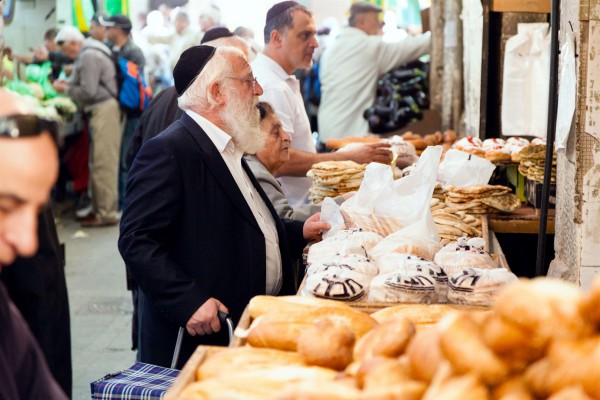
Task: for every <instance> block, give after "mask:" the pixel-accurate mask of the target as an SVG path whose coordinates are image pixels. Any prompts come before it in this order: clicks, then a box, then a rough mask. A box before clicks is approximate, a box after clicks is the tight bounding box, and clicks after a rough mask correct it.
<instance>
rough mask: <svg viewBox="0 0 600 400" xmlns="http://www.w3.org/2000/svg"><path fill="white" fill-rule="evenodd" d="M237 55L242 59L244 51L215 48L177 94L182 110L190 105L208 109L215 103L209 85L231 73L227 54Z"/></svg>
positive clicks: (225, 47)
mask: <svg viewBox="0 0 600 400" xmlns="http://www.w3.org/2000/svg"><path fill="white" fill-rule="evenodd" d="M232 55H233V56H239V57H242V58H244V59H246V57H245V56H244V53H242V51H241V50H240V49H238V48H235V47H230V46H224V47H218V48H217V49H216V50H215V54H214V55H213V57H212V58H211V59H210V60H209V61H208V63H206V65H205V66H204V68H202V71H200V74H198V76H197V77H196V79H194V81H193V82H192V84H191V85H190V87H188V88H187V90H186V91H185V92H184V93H183V94H182V95H181V96H179V98H178V99H177V104H178V105H179V108H181V109H182V110H190V109H191V108H192V107H193V108H196V109H199V110H201V111H209V110H210V109H212V108H213V107H214V106H216V105H217V102H216V100H215V99H213V97H212V95H211V93H210V90H209V88H210V85H212V84H213V83H215V82H219V81H222V80H223V79H225V78H226V77H228V76H230V75H231V73H232V72H231V60H230V58H229V56H232Z"/></svg>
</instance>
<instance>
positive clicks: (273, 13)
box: [267, 1, 299, 22]
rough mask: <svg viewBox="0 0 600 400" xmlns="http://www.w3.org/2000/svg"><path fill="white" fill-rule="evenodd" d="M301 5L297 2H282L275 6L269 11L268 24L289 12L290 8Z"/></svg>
mask: <svg viewBox="0 0 600 400" xmlns="http://www.w3.org/2000/svg"><path fill="white" fill-rule="evenodd" d="M298 5H299V4H298V3H297V2H295V1H282V2H281V3H277V4H275V5H274V6H273V7H271V8H270V9H269V11H267V22H269V21H270V20H272V19H273V18H275V17H276V16H278V15H279V14H281V13H282V12H284V11H285V10H287V9H288V8H292V7H296V6H298Z"/></svg>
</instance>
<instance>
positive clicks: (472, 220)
mask: <svg viewBox="0 0 600 400" xmlns="http://www.w3.org/2000/svg"><path fill="white" fill-rule="evenodd" d="M431 214H432V215H433V221H434V222H435V224H436V226H437V230H438V234H439V236H440V239H441V240H440V243H441V244H442V245H444V246H445V245H447V244H448V243H450V242H453V241H455V240H457V239H458V238H461V237H463V236H468V237H481V236H482V234H481V218H480V217H476V216H473V215H471V214H467V213H466V212H464V211H459V210H457V209H455V208H450V207H446V208H444V209H441V210H437V211H432V213H431Z"/></svg>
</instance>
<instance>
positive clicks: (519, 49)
mask: <svg viewBox="0 0 600 400" xmlns="http://www.w3.org/2000/svg"><path fill="white" fill-rule="evenodd" d="M549 80H550V34H549V30H548V24H547V23H533V24H519V25H518V34H517V35H515V36H513V37H511V38H510V39H508V41H507V42H506V51H505V55H504V75H503V83H502V134H503V135H505V136H537V137H546V126H547V123H548V90H549V85H548V81H549Z"/></svg>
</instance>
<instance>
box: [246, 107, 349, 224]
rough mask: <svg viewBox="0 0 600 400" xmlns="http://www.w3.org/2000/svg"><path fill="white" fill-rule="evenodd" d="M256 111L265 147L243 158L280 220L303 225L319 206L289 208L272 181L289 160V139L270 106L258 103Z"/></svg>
mask: <svg viewBox="0 0 600 400" xmlns="http://www.w3.org/2000/svg"><path fill="white" fill-rule="evenodd" d="M258 110H259V112H260V129H261V131H262V133H263V135H264V136H265V145H264V146H263V148H262V149H260V150H259V151H257V152H256V154H246V155H245V156H244V159H245V160H246V162H247V163H248V166H250V169H251V170H252V173H253V174H254V176H256V180H257V181H258V183H260V186H261V187H262V188H263V190H264V191H265V193H266V194H267V196H268V197H269V200H271V203H273V207H275V211H277V215H279V218H281V219H294V220H296V221H306V219H307V218H308V217H310V216H311V215H314V214H316V213H318V212H320V211H321V205H320V204H305V205H300V206H297V207H292V206H291V205H290V203H289V201H288V200H287V198H286V197H285V194H284V193H283V189H282V188H281V185H280V184H279V182H277V178H275V173H276V172H277V170H278V169H279V168H281V166H282V165H284V164H285V163H286V162H288V161H289V159H290V154H289V150H290V142H291V138H290V135H288V134H287V133H286V131H285V130H283V127H282V126H281V122H279V119H278V118H277V115H276V114H275V111H274V110H273V107H271V105H270V104H269V103H265V102H263V101H261V102H260V103H258ZM349 196H351V195H349ZM349 196H346V198H347V197H349ZM344 199H345V197H343V196H338V197H336V198H335V199H334V200H335V201H336V202H337V203H338V204H342V203H343V202H344Z"/></svg>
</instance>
